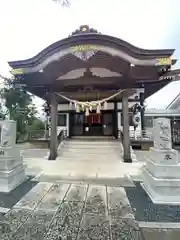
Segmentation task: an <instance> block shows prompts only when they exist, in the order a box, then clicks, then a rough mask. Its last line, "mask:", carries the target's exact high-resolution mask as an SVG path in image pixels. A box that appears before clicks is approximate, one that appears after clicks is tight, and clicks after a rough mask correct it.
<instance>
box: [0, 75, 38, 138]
mask: <svg viewBox="0 0 180 240" xmlns="http://www.w3.org/2000/svg"><path fill="white" fill-rule="evenodd" d="M3 79H4V87H3V88H2V89H1V92H0V94H1V99H3V101H4V105H5V107H6V109H7V111H6V116H8V117H9V118H10V119H11V120H15V121H16V122H17V140H19V138H21V137H22V136H23V137H24V136H25V135H26V134H27V129H28V125H29V124H31V123H32V121H33V120H34V118H35V115H36V113H37V112H36V107H35V105H34V104H32V98H33V96H32V95H31V94H29V93H28V92H27V91H26V90H25V89H23V88H22V87H18V88H17V87H16V84H15V81H14V80H13V79H6V78H3Z"/></svg>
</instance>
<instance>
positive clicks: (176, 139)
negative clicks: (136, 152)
mask: <svg viewBox="0 0 180 240" xmlns="http://www.w3.org/2000/svg"><path fill="white" fill-rule="evenodd" d="M129 135H130V139H131V140H133V141H136V140H137V141H153V130H143V131H140V130H137V131H134V130H130V131H129ZM118 139H123V132H122V131H121V130H120V129H119V130H118ZM172 143H173V144H175V145H180V129H172Z"/></svg>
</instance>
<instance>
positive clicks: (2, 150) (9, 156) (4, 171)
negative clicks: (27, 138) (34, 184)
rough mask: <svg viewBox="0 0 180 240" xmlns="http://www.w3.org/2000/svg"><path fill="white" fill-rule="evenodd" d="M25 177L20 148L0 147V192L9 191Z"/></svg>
mask: <svg viewBox="0 0 180 240" xmlns="http://www.w3.org/2000/svg"><path fill="white" fill-rule="evenodd" d="M26 179H27V177H26V174H25V166H24V165H23V157H22V156H20V149H19V148H16V146H13V147H0V192H10V191H12V190H13V189H14V188H15V187H17V186H19V185H20V184H21V183H22V182H24V181H25V180H26Z"/></svg>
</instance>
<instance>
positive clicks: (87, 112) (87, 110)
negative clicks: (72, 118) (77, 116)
mask: <svg viewBox="0 0 180 240" xmlns="http://www.w3.org/2000/svg"><path fill="white" fill-rule="evenodd" d="M85 115H86V116H89V108H86V112H85Z"/></svg>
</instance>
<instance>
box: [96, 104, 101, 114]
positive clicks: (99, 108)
mask: <svg viewBox="0 0 180 240" xmlns="http://www.w3.org/2000/svg"><path fill="white" fill-rule="evenodd" d="M100 112H101V105H100V104H98V105H97V107H96V113H98V114H99V113H100Z"/></svg>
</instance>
